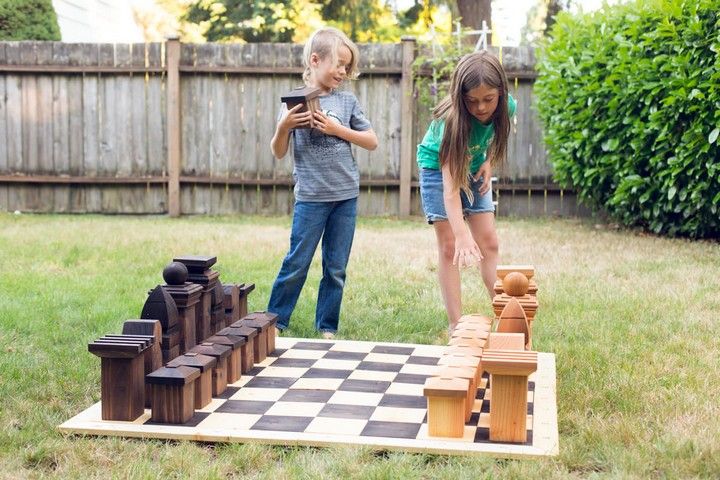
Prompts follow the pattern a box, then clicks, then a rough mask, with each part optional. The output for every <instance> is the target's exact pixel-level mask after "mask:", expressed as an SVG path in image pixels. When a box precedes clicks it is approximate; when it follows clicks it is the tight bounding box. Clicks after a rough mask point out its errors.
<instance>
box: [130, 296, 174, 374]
mask: <svg viewBox="0 0 720 480" xmlns="http://www.w3.org/2000/svg"><path fill="white" fill-rule="evenodd" d="M140 318H141V319H144V320H159V321H160V326H161V328H162V342H161V346H160V348H161V353H162V360H163V361H165V362H167V361H168V360H170V359H172V358H174V357H177V356H178V355H179V354H180V334H181V327H180V321H181V318H180V315H179V314H178V308H177V305H176V304H175V300H173V297H172V296H171V295H170V294H169V293H167V292H166V291H165V290H164V289H163V288H162V287H161V286H159V285H158V286H157V287H155V288H154V289H153V290H151V291H150V292H148V298H147V300H146V301H145V305H143V309H142V313H140Z"/></svg>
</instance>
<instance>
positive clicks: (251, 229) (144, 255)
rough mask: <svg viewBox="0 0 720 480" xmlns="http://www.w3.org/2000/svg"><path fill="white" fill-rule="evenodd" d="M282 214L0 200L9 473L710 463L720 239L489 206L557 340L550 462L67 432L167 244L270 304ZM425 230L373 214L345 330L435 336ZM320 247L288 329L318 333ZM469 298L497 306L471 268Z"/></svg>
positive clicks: (0, 470) (0, 376)
mask: <svg viewBox="0 0 720 480" xmlns="http://www.w3.org/2000/svg"><path fill="white" fill-rule="evenodd" d="M289 225H290V220H289V219H288V218H267V217H218V218H215V217H211V218H208V217H196V218H184V219H180V220H170V219H168V218H165V217H100V216H44V215H43V216H41V215H38V216H35V215H19V216H14V215H8V214H0V349H1V350H0V401H1V402H2V403H1V404H0V478H24V477H30V478H36V477H55V478H68V477H71V478H78V477H82V478H88V477H102V478H107V477H112V478H126V477H134V478H147V477H158V478H167V477H181V478H193V477H196V478H226V477H236V478H241V477H242V478H272V479H277V478H333V479H334V478H387V479H390V478H393V479H394V478H447V479H457V478H557V477H565V478H576V477H582V478H584V477H593V478H647V477H651V478H693V477H696V478H717V477H718V476H720V406H719V405H720V400H718V399H720V368H719V367H720V360H718V352H720V323H719V320H720V285H719V284H718V278H717V277H718V274H719V272H720V245H718V244H717V243H709V242H691V241H685V240H673V239H663V238H656V237H652V236H643V235H639V234H636V233H633V232H627V231H607V230H605V229H603V228H596V227H595V226H594V225H592V224H589V223H585V222H580V221H568V220H533V221H521V220H510V219H505V218H502V219H500V221H499V224H498V232H499V237H500V242H501V254H500V261H501V263H522V264H528V263H529V264H533V265H535V267H536V272H537V282H538V286H539V293H538V296H539V302H540V309H539V310H538V314H537V317H536V321H535V323H534V340H533V346H534V347H535V348H536V349H537V350H539V351H546V352H554V353H555V354H556V355H557V387H558V419H559V429H560V455H559V456H558V457H556V458H552V459H541V460H497V459H493V458H489V457H447V456H436V455H419V454H403V453H397V452H374V451H372V450H370V449H367V448H350V447H346V448H326V449H316V448H295V447H270V446H263V445H253V444H245V445H244V444H217V445H207V444H201V443H187V442H164V441H157V440H148V441H144V440H142V441H141V440H127V439H119V438H102V437H80V436H64V435H61V434H60V433H58V432H57V430H56V426H57V425H59V424H60V423H62V422H64V421H65V420H67V419H68V418H70V417H72V416H73V415H75V414H77V413H78V412H80V411H81V410H84V409H85V408H87V407H88V406H89V405H91V404H92V403H94V402H96V401H97V400H99V396H100V382H99V380H100V371H99V370H100V367H99V365H100V362H99V361H98V359H97V358H96V357H94V356H93V355H91V354H90V353H88V352H87V343H88V342H89V341H91V340H93V339H94V338H96V337H98V336H101V335H104V334H106V333H111V332H119V331H120V329H121V325H122V322H123V321H124V320H126V319H130V318H137V317H138V316H139V314H140V311H141V309H142V306H143V303H144V301H145V298H146V296H147V292H148V290H149V289H151V288H152V287H154V286H155V285H157V284H159V283H161V282H162V277H161V272H162V269H163V267H164V266H165V265H166V264H167V263H168V262H169V261H170V259H171V258H172V257H173V256H175V255H180V254H186V253H192V254H212V255H217V256H218V264H217V270H219V271H220V272H221V276H220V278H221V280H225V281H227V282H236V283H240V282H253V283H255V284H256V285H257V288H256V290H255V291H254V292H252V293H251V295H250V297H249V306H250V309H264V308H265V306H266V302H267V299H268V296H269V290H270V287H271V285H272V282H273V280H274V277H275V274H276V273H277V270H278V268H279V266H280V262H281V261H282V258H283V255H284V254H285V251H286V249H287V245H288V238H289ZM435 264H436V260H435V245H434V235H433V233H432V230H431V228H430V227H428V226H427V225H425V224H423V223H422V222H421V221H397V220H379V219H363V220H361V221H360V223H359V225H358V230H357V234H356V240H355V245H354V247H353V253H352V257H351V260H350V267H349V271H348V282H347V286H346V290H345V292H346V293H345V300H344V304H343V314H342V319H341V323H340V329H341V330H340V338H348V339H358V340H383V341H398V342H411V343H412V342H415V343H442V342H443V341H444V337H443V335H444V332H445V327H446V321H445V317H444V310H443V308H442V303H441V299H440V294H439V291H438V288H437V280H436V277H435V275H436V274H435ZM319 278H320V265H319V258H316V261H315V262H314V263H313V266H312V269H311V272H310V275H309V277H308V282H307V284H306V287H305V290H304V291H303V294H302V295H301V298H300V301H299V303H298V307H297V309H296V313H295V315H294V318H293V322H292V324H291V327H290V331H289V334H290V335H292V336H299V337H313V336H317V333H316V332H314V330H313V318H314V308H315V299H316V295H317V286H318V282H319ZM463 288H464V296H465V300H466V305H465V311H466V312H484V313H489V312H490V311H491V310H490V305H489V302H488V301H487V299H486V294H485V292H484V291H483V287H482V281H481V278H480V275H479V273H478V272H476V271H466V272H465V273H464V276H463Z"/></svg>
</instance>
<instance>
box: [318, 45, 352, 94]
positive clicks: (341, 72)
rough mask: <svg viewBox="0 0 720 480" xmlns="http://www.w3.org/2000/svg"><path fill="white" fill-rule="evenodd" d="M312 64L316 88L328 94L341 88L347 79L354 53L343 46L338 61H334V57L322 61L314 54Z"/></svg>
mask: <svg viewBox="0 0 720 480" xmlns="http://www.w3.org/2000/svg"><path fill="white" fill-rule="evenodd" d="M310 62H311V64H312V67H313V70H314V78H315V82H316V85H315V86H316V87H319V88H321V89H322V90H323V91H325V92H328V91H330V90H332V89H334V88H337V87H339V86H340V84H341V83H342V82H343V80H345V79H346V78H347V69H348V68H349V67H350V63H351V62H352V53H351V52H350V49H349V48H348V47H346V46H345V45H343V46H342V47H340V48H339V49H338V52H337V61H335V60H334V59H333V57H332V55H328V56H327V57H326V58H324V59H322V60H320V58H319V57H318V56H317V55H316V54H314V53H313V54H312V56H311V57H310Z"/></svg>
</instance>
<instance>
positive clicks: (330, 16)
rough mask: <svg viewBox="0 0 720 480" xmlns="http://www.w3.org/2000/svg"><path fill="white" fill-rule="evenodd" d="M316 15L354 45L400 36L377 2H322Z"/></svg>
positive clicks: (387, 11)
mask: <svg viewBox="0 0 720 480" xmlns="http://www.w3.org/2000/svg"><path fill="white" fill-rule="evenodd" d="M320 12H321V14H322V17H323V19H325V20H327V21H329V23H331V24H333V25H334V26H336V27H338V28H339V29H340V30H342V31H344V32H345V33H346V34H347V36H348V37H350V38H351V39H352V40H354V41H356V42H377V41H389V40H391V39H393V38H394V37H396V38H397V39H398V40H399V37H400V35H401V31H400V30H399V29H398V27H397V24H396V21H395V15H394V14H393V12H392V10H391V9H390V6H389V5H388V4H387V3H385V2H380V1H378V0H323V2H322V7H321V9H320Z"/></svg>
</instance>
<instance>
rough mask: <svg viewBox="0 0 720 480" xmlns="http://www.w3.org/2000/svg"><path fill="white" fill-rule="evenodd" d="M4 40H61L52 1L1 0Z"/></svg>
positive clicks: (0, 27)
mask: <svg viewBox="0 0 720 480" xmlns="http://www.w3.org/2000/svg"><path fill="white" fill-rule="evenodd" d="M3 40H55V41H57V40H60V27H59V26H58V21H57V16H56V15H55V10H54V9H53V6H52V2H51V0H0V41H3Z"/></svg>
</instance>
